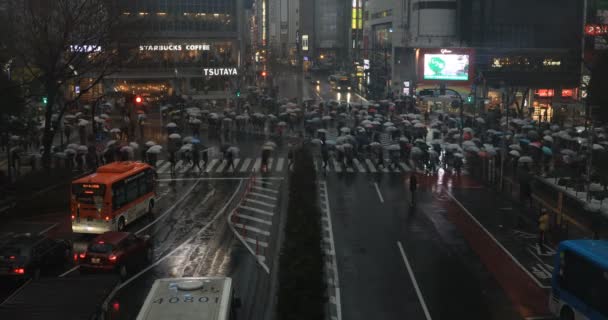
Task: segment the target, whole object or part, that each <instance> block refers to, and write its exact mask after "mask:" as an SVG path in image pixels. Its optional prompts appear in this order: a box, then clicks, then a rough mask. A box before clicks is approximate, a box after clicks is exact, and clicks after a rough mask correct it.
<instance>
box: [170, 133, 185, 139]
mask: <svg viewBox="0 0 608 320" xmlns="http://www.w3.org/2000/svg"><path fill="white" fill-rule="evenodd" d="M181 138H182V136H180V135H179V133H172V134H170V135H169V139H181Z"/></svg>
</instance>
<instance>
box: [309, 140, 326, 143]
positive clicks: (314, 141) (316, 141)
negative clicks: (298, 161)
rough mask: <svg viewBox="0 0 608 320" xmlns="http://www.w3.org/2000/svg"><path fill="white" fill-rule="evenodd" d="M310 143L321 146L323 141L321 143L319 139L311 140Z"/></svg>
mask: <svg viewBox="0 0 608 320" xmlns="http://www.w3.org/2000/svg"><path fill="white" fill-rule="evenodd" d="M310 142H312V143H314V144H323V141H321V139H312V140H311V141H310Z"/></svg>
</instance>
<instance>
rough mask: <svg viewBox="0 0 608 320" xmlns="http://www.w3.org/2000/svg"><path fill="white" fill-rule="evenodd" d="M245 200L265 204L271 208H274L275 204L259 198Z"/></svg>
mask: <svg viewBox="0 0 608 320" xmlns="http://www.w3.org/2000/svg"><path fill="white" fill-rule="evenodd" d="M245 201H247V202H251V203H257V204H259V205H261V206H265V207H269V208H274V207H275V205H274V204H272V203H268V202H264V201H259V200H254V199H249V198H245Z"/></svg>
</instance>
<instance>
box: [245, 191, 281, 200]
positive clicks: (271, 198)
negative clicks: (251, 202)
mask: <svg viewBox="0 0 608 320" xmlns="http://www.w3.org/2000/svg"><path fill="white" fill-rule="evenodd" d="M249 195H252V196H254V197H258V198H265V199H270V200H274V201H276V200H277V197H273V196H269V195H265V194H263V193H258V192H249Z"/></svg>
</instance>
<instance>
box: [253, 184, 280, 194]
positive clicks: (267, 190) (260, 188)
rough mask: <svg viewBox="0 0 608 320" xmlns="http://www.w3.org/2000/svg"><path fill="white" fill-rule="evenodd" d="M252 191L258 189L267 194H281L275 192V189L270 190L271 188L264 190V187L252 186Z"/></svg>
mask: <svg viewBox="0 0 608 320" xmlns="http://www.w3.org/2000/svg"><path fill="white" fill-rule="evenodd" d="M251 189H257V190H262V191H266V192H272V193H279V191H278V190H274V189H270V188H264V187H260V186H256V185H254V186H252V187H251Z"/></svg>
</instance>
